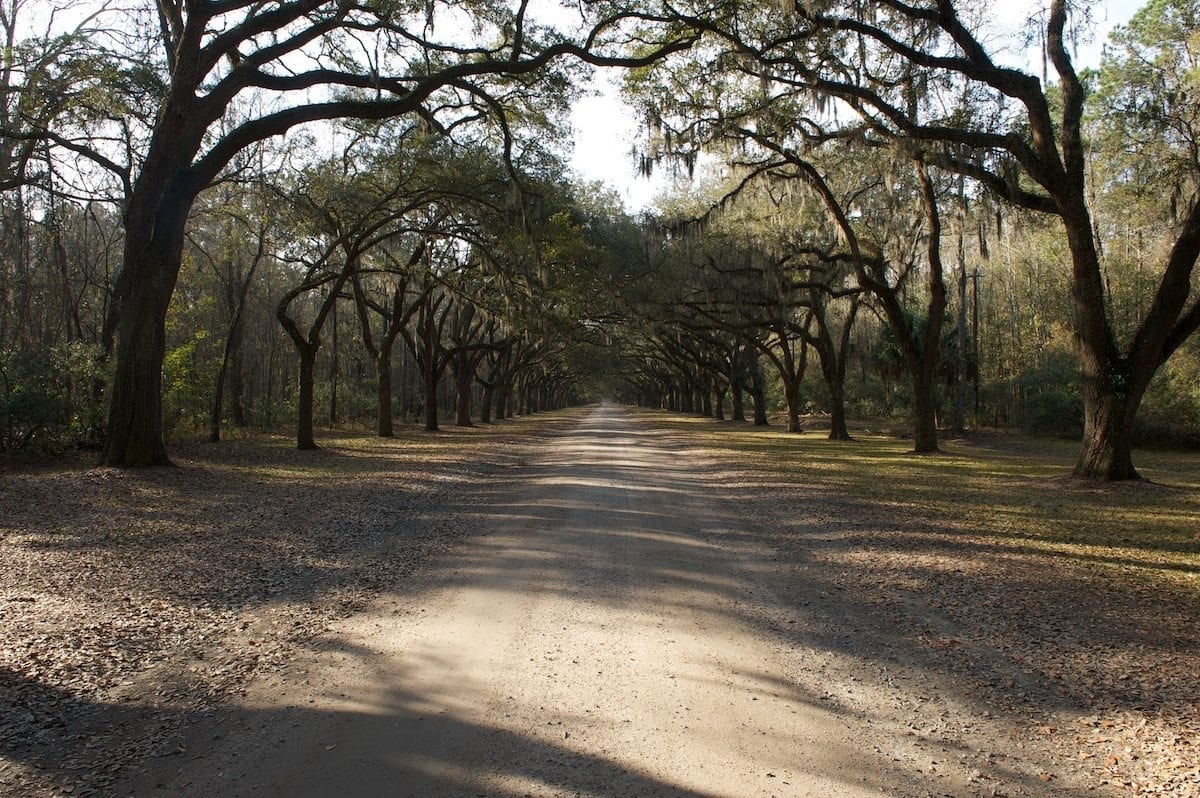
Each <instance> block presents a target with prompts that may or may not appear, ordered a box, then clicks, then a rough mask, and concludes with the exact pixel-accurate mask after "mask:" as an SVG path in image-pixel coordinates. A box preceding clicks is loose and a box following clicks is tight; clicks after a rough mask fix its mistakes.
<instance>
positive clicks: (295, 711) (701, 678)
mask: <svg viewBox="0 0 1200 798" xmlns="http://www.w3.org/2000/svg"><path fill="white" fill-rule="evenodd" d="M693 463H694V460H693V459H692V458H691V457H690V456H689V453H688V452H687V451H686V450H684V449H683V448H682V447H681V445H680V444H678V443H677V442H674V441H672V440H671V439H669V438H667V437H664V434H663V433H662V432H660V431H657V430H655V429H654V428H653V427H650V426H648V425H643V424H640V423H639V422H637V421H636V420H634V419H632V418H631V417H630V416H628V415H627V414H625V413H623V412H622V411H620V410H619V409H617V408H613V407H610V406H603V407H600V408H599V409H597V410H595V411H594V412H592V413H591V414H590V415H588V416H586V417H585V418H584V419H583V420H582V421H581V422H580V423H579V424H578V425H577V426H576V427H574V428H573V429H571V430H570V431H569V432H567V433H566V434H563V435H562V436H560V437H557V438H555V439H554V440H553V441H552V443H551V444H550V445H549V446H548V447H547V448H546V449H545V450H543V453H542V454H541V455H539V456H538V458H537V459H536V460H535V461H533V462H530V463H528V464H523V465H522V466H521V467H520V468H519V469H510V470H511V471H513V472H514V476H513V477H511V478H509V477H506V476H505V475H499V476H497V477H496V478H494V479H490V480H488V481H487V483H486V484H485V485H483V486H482V491H483V494H484V495H482V496H480V497H478V498H477V499H476V500H475V502H474V503H473V504H472V507H474V508H475V510H476V512H475V515H474V517H473V519H472V521H471V523H472V524H473V525H474V527H475V529H474V531H475V532H477V536H476V537H473V538H471V539H470V540H469V541H468V542H467V543H466V544H464V545H463V546H461V547H458V548H457V549H455V550H454V551H452V552H451V553H450V554H449V555H447V556H445V557H444V558H443V559H442V560H441V561H439V562H436V563H433V564H431V565H430V567H428V568H426V569H424V570H423V571H422V572H421V573H420V574H419V575H418V576H416V577H414V579H413V580H410V581H412V582H413V584H406V585H405V586H403V587H402V588H398V590H397V592H394V593H390V594H385V595H384V596H383V597H382V598H381V599H380V601H379V602H377V603H376V604H375V605H374V606H372V607H370V608H368V610H366V611H365V612H363V613H360V614H357V615H355V616H353V617H352V618H349V619H347V620H346V621H344V622H342V623H341V624H339V625H338V626H336V627H335V628H334V629H333V630H332V632H331V634H330V635H329V636H328V638H327V639H326V640H325V645H324V647H323V648H322V650H320V651H317V652H314V653H313V655H312V657H311V661H309V662H304V663H300V664H298V665H297V669H296V674H295V675H294V677H292V678H290V679H289V680H288V681H287V682H286V683H284V684H283V685H281V686H276V687H269V686H264V687H262V688H261V689H257V690H255V691H252V692H251V694H250V695H249V696H248V697H247V699H246V700H245V702H244V703H243V705H241V706H239V707H236V708H233V709H230V710H228V711H222V712H221V713H218V716H217V717H214V718H213V719H212V720H211V721H209V722H207V723H206V724H205V725H203V727H197V728H196V730H195V731H194V734H193V739H192V741H191V743H189V747H188V753H187V754H186V755H184V756H182V757H179V758H175V759H174V760H173V761H167V762H164V765H163V769H162V771H161V772H157V773H153V772H152V773H149V774H147V776H146V779H145V780H143V781H141V782H140V783H138V784H133V785H129V786H128V787H127V789H126V792H133V793H135V794H139V795H141V794H153V795H161V794H167V793H169V794H183V795H204V796H209V795H213V796H215V795H279V796H301V795H345V796H358V795H395V796H402V795H412V796H442V795H487V796H524V795H534V796H548V795H580V796H642V795H647V796H648V795H663V796H699V795H704V796H759V795H762V796H768V795H779V796H785V795H789V796H790V795H830V796H833V795H880V794H899V793H905V794H910V793H911V792H913V789H910V788H915V786H916V784H919V782H916V783H914V782H913V781H912V779H911V776H910V775H907V774H904V773H902V772H900V771H899V770H898V769H897V767H896V765H895V763H894V759H893V758H892V757H891V756H890V754H889V753H884V752H883V750H881V749H880V748H879V747H878V746H877V745H876V744H875V743H877V741H878V733H877V729H875V728H873V727H872V723H871V719H870V718H869V717H866V716H864V715H863V714H862V713H854V712H847V711H845V709H844V708H841V709H839V707H838V706H837V705H836V704H833V703H830V702H825V701H822V700H821V699H820V697H819V696H818V695H816V694H814V692H812V691H811V689H809V690H805V689H804V688H802V687H801V686H800V683H801V680H799V679H795V678H792V675H794V674H796V673H797V672H798V670H803V669H804V668H805V667H806V661H805V654H804V652H803V651H802V650H798V649H796V648H795V647H794V646H791V645H789V644H788V643H787V642H786V641H784V640H782V639H781V638H780V636H779V635H778V634H773V633H772V632H771V631H770V625H769V624H763V623H761V622H760V619H761V617H762V614H763V612H764V611H769V605H771V604H772V602H773V598H772V595H771V581H772V573H771V570H770V569H771V562H770V561H771V557H770V553H769V552H767V551H764V550H763V549H762V548H761V543H760V542H758V541H759V539H758V538H756V537H755V536H753V535H749V534H744V533H743V530H744V529H746V528H748V527H749V526H751V525H752V524H753V519H745V518H739V517H738V506H737V505H734V504H732V503H725V502H722V501H721V500H720V494H719V493H718V492H714V489H713V486H712V485H710V484H709V482H708V481H706V478H705V475H704V473H702V472H699V471H697V470H696V469H695V466H694V465H693ZM517 472H519V474H518V473H517ZM765 607H766V608H768V609H767V610H764V608H765ZM944 787H945V785H943V788H944ZM943 794H946V793H945V792H943ZM949 794H958V793H957V791H956V790H955V789H954V788H953V787H951V788H950V790H949Z"/></svg>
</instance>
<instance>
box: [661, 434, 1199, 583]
mask: <svg viewBox="0 0 1200 798" xmlns="http://www.w3.org/2000/svg"><path fill="white" fill-rule="evenodd" d="M655 415H656V416H658V414H655ZM656 420H657V421H659V422H660V423H665V424H667V425H669V426H671V427H674V428H678V429H680V430H681V431H682V430H686V431H688V432H689V433H696V432H701V433H702V434H703V435H704V442H705V446H706V448H707V450H708V451H709V452H710V453H711V454H713V455H714V456H716V457H727V456H735V457H736V458H738V459H741V460H742V461H745V462H749V463H750V464H753V465H754V466H755V467H758V468H762V469H765V470H766V471H767V472H768V473H773V474H777V475H779V476H781V477H784V478H785V479H786V481H788V482H790V483H792V484H796V483H801V484H804V485H805V486H806V487H809V488H811V490H813V491H814V492H819V491H828V490H837V491H845V492H847V493H849V494H850V495H852V496H854V497H856V498H857V499H859V500H861V501H863V502H865V503H867V504H869V505H871V506H872V507H874V508H876V509H880V510H882V511H883V512H885V513H886V514H888V515H890V516H893V517H896V518H906V519H909V520H913V519H914V518H919V519H920V520H921V521H922V522H923V523H924V524H925V525H927V526H929V527H930V528H931V529H937V530H939V531H938V532H937V533H936V534H947V533H962V534H971V535H977V536H983V537H985V538H988V539H990V540H992V541H993V542H995V543H996V544H997V545H1003V546H1012V547H1016V548H1018V549H1025V550H1030V551H1038V552H1043V553H1055V554H1059V555H1063V556H1068V557H1076V558H1078V559H1083V560H1089V561H1092V562H1094V563H1096V564H1097V565H1104V564H1108V565H1112V566H1116V567H1123V566H1128V570H1126V574H1128V575H1139V576H1142V577H1145V576H1153V577H1154V578H1161V579H1165V580H1168V581H1169V582H1171V583H1172V584H1175V585H1177V586H1179V587H1181V588H1184V589H1185V590H1188V591H1190V592H1193V593H1195V594H1196V595H1197V597H1200V577H1198V576H1197V572H1200V458H1197V457H1196V456H1195V455H1193V454H1189V453H1179V452H1164V451H1147V452H1138V453H1137V456H1136V462H1137V464H1138V467H1139V469H1140V471H1141V473H1142V474H1143V476H1145V477H1146V479H1147V481H1146V482H1136V483H1122V484H1110V485H1098V484H1092V483H1086V482H1082V481H1078V480H1075V479H1073V478H1071V477H1069V476H1068V474H1069V470H1070V467H1071V464H1072V457H1073V455H1074V444H1072V443H1071V442H1069V441H1061V440H1047V439H1032V438H1026V437H1015V436H1014V437H1011V438H986V439H983V440H981V441H978V442H976V441H972V440H970V439H961V438H960V439H952V440H951V441H950V442H949V443H947V444H944V448H945V451H943V452H942V453H940V454H936V455H927V456H915V455H913V454H911V452H910V444H909V442H908V441H905V440H902V439H897V438H895V437H891V436H885V435H880V434H870V433H868V434H862V433H859V434H858V435H857V438H856V440H854V441H850V442H840V441H829V440H826V439H825V438H824V437H823V436H819V435H811V434H805V435H794V434H788V433H785V432H780V431H778V430H772V429H762V428H754V427H749V426H735V427H733V428H729V427H727V426H726V425H721V424H712V423H711V422H709V426H708V427H707V428H706V427H704V426H703V424H704V422H705V421H706V419H703V418H694V417H693V418H685V419H677V418H676V417H673V416H658V417H657V418H656Z"/></svg>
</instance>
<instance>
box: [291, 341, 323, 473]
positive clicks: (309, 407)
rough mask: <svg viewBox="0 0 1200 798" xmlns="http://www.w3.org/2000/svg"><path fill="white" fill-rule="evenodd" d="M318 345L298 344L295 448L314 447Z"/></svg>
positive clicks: (315, 444) (315, 443) (315, 446)
mask: <svg viewBox="0 0 1200 798" xmlns="http://www.w3.org/2000/svg"><path fill="white" fill-rule="evenodd" d="M319 348H320V347H319V346H299V347H297V350H298V351H299V354H300V393H299V394H298V396H297V402H296V448H297V449H316V448H317V442H316V439H315V438H314V437H313V386H314V385H315V374H316V366H317V351H318V350H319Z"/></svg>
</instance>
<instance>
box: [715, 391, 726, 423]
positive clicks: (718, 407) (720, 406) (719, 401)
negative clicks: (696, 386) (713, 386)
mask: <svg viewBox="0 0 1200 798" xmlns="http://www.w3.org/2000/svg"><path fill="white" fill-rule="evenodd" d="M713 415H714V416H715V417H716V420H717V421H724V420H725V391H723V390H721V389H717V390H716V391H715V392H714V396H713Z"/></svg>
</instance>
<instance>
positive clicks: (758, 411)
mask: <svg viewBox="0 0 1200 798" xmlns="http://www.w3.org/2000/svg"><path fill="white" fill-rule="evenodd" d="M750 398H751V400H753V402H754V426H756V427H766V426H768V425H769V424H770V422H769V421H767V381H766V380H765V379H764V378H763V373H762V366H761V365H760V364H759V362H758V360H757V359H755V361H754V363H753V365H752V366H751V369H750Z"/></svg>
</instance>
